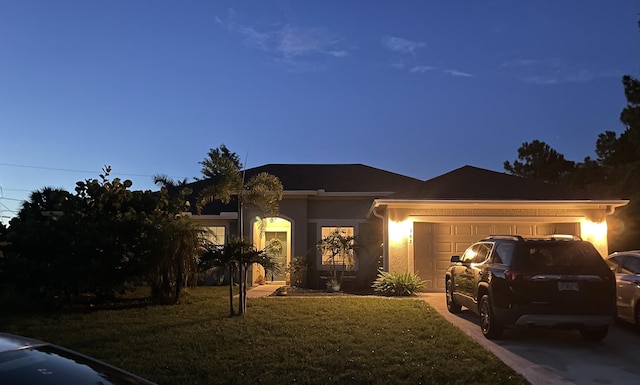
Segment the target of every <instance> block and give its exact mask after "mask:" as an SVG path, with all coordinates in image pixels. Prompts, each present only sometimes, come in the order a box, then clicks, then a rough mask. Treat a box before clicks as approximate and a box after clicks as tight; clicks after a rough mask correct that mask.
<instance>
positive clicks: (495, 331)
mask: <svg viewBox="0 0 640 385" xmlns="http://www.w3.org/2000/svg"><path fill="white" fill-rule="evenodd" d="M480 328H481V329H482V334H483V335H484V336H485V337H487V338H488V339H490V340H492V339H496V338H500V337H501V336H502V331H503V327H502V325H500V323H499V322H498V321H497V320H496V317H495V316H494V315H493V309H492V308H491V301H490V300H489V296H488V295H487V294H485V295H483V296H482V298H480Z"/></svg>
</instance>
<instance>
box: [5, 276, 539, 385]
mask: <svg viewBox="0 0 640 385" xmlns="http://www.w3.org/2000/svg"><path fill="white" fill-rule="evenodd" d="M228 306H229V305H228V297H227V288H224V287H202V288H195V289H191V290H189V291H188V292H187V294H186V296H185V297H184V299H182V300H181V304H179V305H174V306H148V307H144V308H138V309H127V310H101V311H95V312H89V313H71V314H58V315H36V316H33V315H30V316H24V315H23V316H7V315H3V316H0V330H1V331H4V332H9V333H15V334H21V335H26V336H29V337H33V338H38V339H43V340H46V341H50V342H53V343H56V344H59V345H62V346H65V347H68V348H71V349H74V350H78V351H80V352H82V353H85V354H88V355H90V356H94V357H97V358H99V359H102V360H105V361H107V362H109V363H112V364H114V365H116V366H119V367H123V368H125V369H127V370H130V371H132V372H134V373H137V374H140V375H142V376H143V377H146V378H149V379H151V380H153V381H156V382H158V383H159V384H164V385H170V384H180V385H188V384H331V383H335V384H342V383H349V384H471V383H473V384H527V381H526V380H525V379H524V378H522V377H521V376H520V375H518V374H516V373H515V372H514V371H512V370H511V369H510V368H509V367H507V366H506V365H505V364H504V363H502V362H501V361H500V360H498V359H497V358H496V357H495V356H493V355H492V354H491V353H489V352H487V351H486V350H484V349H483V348H482V347H481V346H480V345H479V344H478V343H476V342H474V341H473V340H471V339H470V338H469V337H468V336H466V335H464V334H462V333H461V332H460V331H459V330H458V329H456V328H455V327H454V326H452V325H451V324H450V323H448V322H447V321H445V320H444V319H443V318H441V317H440V316H439V315H438V314H437V312H436V311H435V310H433V309H432V308H431V307H429V305H428V304H427V303H425V302H424V301H421V300H418V299H398V298H380V297H348V296H343V297H334V298H328V297H324V298H305V297H270V298H258V299H250V300H249V302H248V309H247V314H246V315H245V316H243V317H229V316H228Z"/></svg>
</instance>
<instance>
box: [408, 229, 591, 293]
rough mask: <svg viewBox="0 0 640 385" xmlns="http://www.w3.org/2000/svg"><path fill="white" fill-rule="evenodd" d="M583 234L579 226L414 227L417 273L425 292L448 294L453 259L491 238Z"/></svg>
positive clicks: (415, 268) (415, 266)
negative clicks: (446, 284)
mask: <svg viewBox="0 0 640 385" xmlns="http://www.w3.org/2000/svg"><path fill="white" fill-rule="evenodd" d="M553 233H556V234H557V233H561V234H579V224H577V223H560V224H557V223H556V224H536V223H497V224H496V223H448V224H447V223H426V222H415V223H414V271H415V272H416V273H417V274H418V275H419V276H420V278H421V279H423V280H425V281H426V285H425V288H426V289H427V290H433V291H444V274H445V272H446V270H447V268H448V267H449V264H450V262H449V261H450V259H451V256H452V255H462V253H464V251H465V250H466V249H467V247H469V246H470V245H471V244H473V243H474V242H477V241H479V240H480V239H482V238H486V237H487V236H489V235H491V234H519V235H523V236H533V235H548V234H553Z"/></svg>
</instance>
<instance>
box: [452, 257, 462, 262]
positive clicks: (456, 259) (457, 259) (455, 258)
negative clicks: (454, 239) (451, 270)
mask: <svg viewBox="0 0 640 385" xmlns="http://www.w3.org/2000/svg"><path fill="white" fill-rule="evenodd" d="M461 262H462V260H461V259H460V256H459V255H454V256H452V257H451V263H461Z"/></svg>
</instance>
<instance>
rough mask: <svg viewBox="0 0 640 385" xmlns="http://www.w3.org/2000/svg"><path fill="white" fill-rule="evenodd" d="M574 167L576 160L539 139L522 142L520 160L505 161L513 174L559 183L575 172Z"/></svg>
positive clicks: (507, 169) (507, 168)
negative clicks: (568, 157)
mask: <svg viewBox="0 0 640 385" xmlns="http://www.w3.org/2000/svg"><path fill="white" fill-rule="evenodd" d="M574 167H575V164H574V162H572V161H569V160H566V159H565V158H564V155H562V154H560V153H559V152H558V151H556V150H554V149H553V148H551V146H549V145H548V144H547V143H545V142H542V141H539V140H533V141H532V142H531V143H528V142H525V143H522V147H520V148H519V149H518V160H515V161H514V162H513V164H511V163H509V162H508V161H505V162H504V169H505V170H506V171H508V172H509V173H511V174H514V175H518V176H522V177H525V178H532V179H538V180H543V181H545V182H550V183H559V182H560V181H562V180H563V178H565V177H566V176H567V175H570V174H571V173H572V172H573V170H574Z"/></svg>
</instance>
